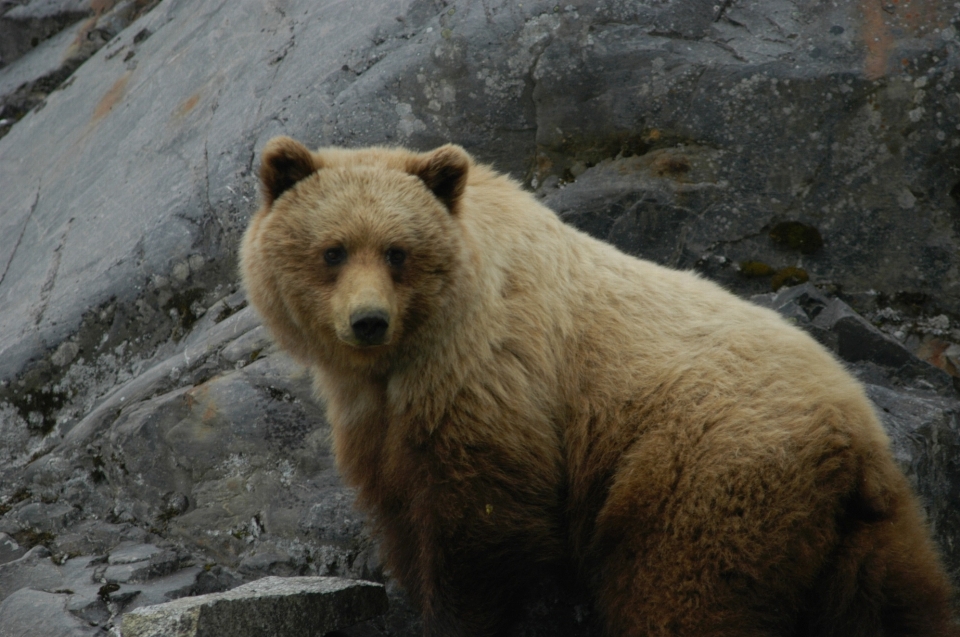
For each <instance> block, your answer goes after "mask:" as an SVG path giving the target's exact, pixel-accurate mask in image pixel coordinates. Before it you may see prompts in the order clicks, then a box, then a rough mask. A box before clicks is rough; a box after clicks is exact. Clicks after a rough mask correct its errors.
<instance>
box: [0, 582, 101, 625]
mask: <svg viewBox="0 0 960 637" xmlns="http://www.w3.org/2000/svg"><path fill="white" fill-rule="evenodd" d="M0 626H2V627H3V629H2V631H3V635H4V637H40V636H41V635H42V636H43V637H94V636H95V635H102V634H103V633H102V632H101V631H100V630H99V629H97V628H94V627H91V626H89V625H87V624H86V623H85V622H82V621H81V620H80V619H78V618H76V617H74V616H73V615H72V614H71V613H70V612H68V611H67V609H66V595H63V594H57V593H47V592H43V591H37V590H32V589H29V588H24V589H21V590H18V591H17V592H15V593H13V594H12V595H9V596H8V597H6V598H5V599H4V600H3V601H2V602H0Z"/></svg>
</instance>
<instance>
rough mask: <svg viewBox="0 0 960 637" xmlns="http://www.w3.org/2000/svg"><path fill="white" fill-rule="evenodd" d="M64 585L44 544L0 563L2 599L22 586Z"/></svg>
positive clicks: (44, 587) (46, 586) (57, 586)
mask: <svg viewBox="0 0 960 637" xmlns="http://www.w3.org/2000/svg"><path fill="white" fill-rule="evenodd" d="M62 585H63V574H62V573H61V572H60V569H58V568H57V567H56V565H55V564H54V563H53V562H51V561H50V551H49V550H48V549H47V548H45V547H43V546H35V547H33V548H32V549H30V550H29V551H27V553H26V554H25V555H24V556H23V557H21V558H19V559H17V560H13V561H12V562H7V563H6V564H0V601H3V600H5V599H6V598H7V597H9V596H10V595H12V594H14V593H15V592H16V591H18V590H20V589H21V588H27V587H30V588H43V589H47V590H55V589H58V588H60V587H61V586H62ZM0 625H2V624H0Z"/></svg>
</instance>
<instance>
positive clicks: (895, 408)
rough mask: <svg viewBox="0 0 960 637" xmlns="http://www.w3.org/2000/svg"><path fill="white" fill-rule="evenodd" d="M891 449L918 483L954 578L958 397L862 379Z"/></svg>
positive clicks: (958, 533)
mask: <svg viewBox="0 0 960 637" xmlns="http://www.w3.org/2000/svg"><path fill="white" fill-rule="evenodd" d="M867 395H868V396H869V397H870V399H871V400H872V401H873V402H874V404H875V405H876V406H877V410H878V413H879V414H880V417H881V418H882V420H883V423H884V425H885V427H886V429H887V432H888V433H889V434H890V438H891V440H892V444H893V450H894V455H895V457H896V459H897V461H898V463H899V464H900V466H901V467H902V468H903V470H904V471H905V472H906V473H907V476H908V477H909V478H910V479H911V481H912V482H913V483H914V485H915V486H916V488H917V489H918V491H919V493H920V496H921V500H922V501H923V504H924V507H925V508H926V511H927V519H928V520H929V522H930V526H931V528H932V530H933V532H934V534H935V536H936V537H937V538H938V539H939V540H940V542H939V544H940V549H941V551H942V552H943V554H944V558H945V560H946V562H947V565H948V568H949V570H950V571H951V575H952V576H953V577H954V580H955V581H956V579H957V578H958V576H960V541H958V538H960V484H958V482H957V472H958V470H960V467H958V463H960V418H958V416H960V402H958V401H957V400H955V399H949V398H943V397H940V396H934V395H930V394H929V393H926V394H924V393H914V394H912V395H911V394H907V393H905V392H902V391H901V392H898V391H896V390H893V389H889V388H884V387H878V386H875V385H867Z"/></svg>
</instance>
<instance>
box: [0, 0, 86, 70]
mask: <svg viewBox="0 0 960 637" xmlns="http://www.w3.org/2000/svg"><path fill="white" fill-rule="evenodd" d="M91 15H93V8H92V7H91V6H90V2H88V1H86V0H31V1H28V2H26V3H25V4H22V5H20V6H17V7H14V8H13V9H10V10H9V11H7V12H6V13H4V14H3V15H0V65H3V64H9V63H11V62H13V61H14V60H16V59H17V58H19V57H20V56H22V55H23V54H24V53H26V52H28V51H30V50H31V49H33V48H34V47H36V46H37V45H38V44H39V43H40V42H42V41H44V40H46V39H47V38H49V37H50V36H51V35H54V34H56V33H59V32H60V31H61V30H63V29H64V28H65V27H67V26H68V25H71V24H74V23H76V22H77V21H79V20H82V19H83V18H86V17H89V16H91Z"/></svg>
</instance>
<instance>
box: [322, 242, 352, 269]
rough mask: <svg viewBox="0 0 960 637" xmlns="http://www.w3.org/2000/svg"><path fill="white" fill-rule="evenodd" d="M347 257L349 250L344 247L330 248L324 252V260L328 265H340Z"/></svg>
mask: <svg viewBox="0 0 960 637" xmlns="http://www.w3.org/2000/svg"><path fill="white" fill-rule="evenodd" d="M346 259H347V251H346V250H344V249H343V248H342V247H339V246H338V247H336V248H328V249H327V250H325V251H324V253H323V260H324V261H326V262H327V265H340V264H341V263H343V262H344V261H345V260H346Z"/></svg>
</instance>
